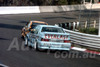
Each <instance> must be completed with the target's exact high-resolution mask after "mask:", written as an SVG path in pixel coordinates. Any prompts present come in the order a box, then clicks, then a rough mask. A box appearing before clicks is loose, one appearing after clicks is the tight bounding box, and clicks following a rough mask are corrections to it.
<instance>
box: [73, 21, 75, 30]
mask: <svg viewBox="0 0 100 67" xmlns="http://www.w3.org/2000/svg"><path fill="white" fill-rule="evenodd" d="M73 30H75V22H73Z"/></svg>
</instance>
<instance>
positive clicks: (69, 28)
mask: <svg viewBox="0 0 100 67" xmlns="http://www.w3.org/2000/svg"><path fill="white" fill-rule="evenodd" d="M69 30H71V22H69Z"/></svg>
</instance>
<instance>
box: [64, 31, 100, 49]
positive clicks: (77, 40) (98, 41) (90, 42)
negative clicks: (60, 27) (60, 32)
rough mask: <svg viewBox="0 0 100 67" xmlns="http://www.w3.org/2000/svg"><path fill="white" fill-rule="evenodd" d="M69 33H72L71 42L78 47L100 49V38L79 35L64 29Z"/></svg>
mask: <svg viewBox="0 0 100 67" xmlns="http://www.w3.org/2000/svg"><path fill="white" fill-rule="evenodd" d="M64 30H65V31H66V32H67V33H70V35H71V36H70V37H71V42H72V43H74V44H76V45H81V46H87V47H92V48H100V36H98V35H90V34H84V33H79V32H75V31H70V30H66V29H64Z"/></svg>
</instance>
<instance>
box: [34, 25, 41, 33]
mask: <svg viewBox="0 0 100 67" xmlns="http://www.w3.org/2000/svg"><path fill="white" fill-rule="evenodd" d="M39 30H40V27H39V26H37V27H36V28H35V32H34V34H38V33H39Z"/></svg>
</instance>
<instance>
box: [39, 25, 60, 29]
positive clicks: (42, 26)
mask: <svg viewBox="0 0 100 67" xmlns="http://www.w3.org/2000/svg"><path fill="white" fill-rule="evenodd" d="M38 26H40V27H55V28H61V27H58V26H53V25H38Z"/></svg>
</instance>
